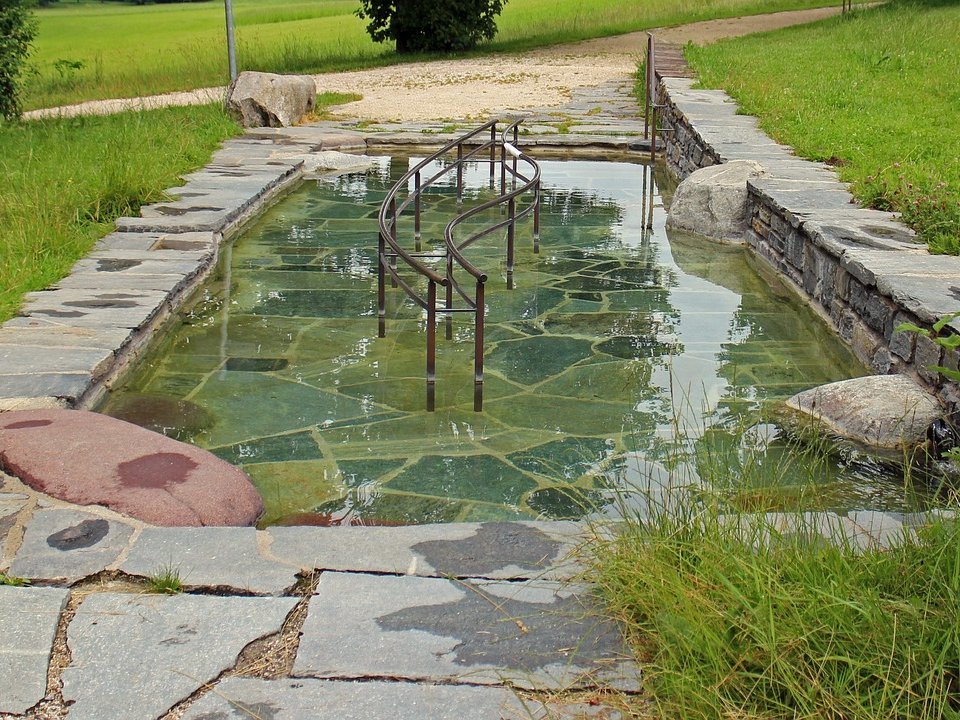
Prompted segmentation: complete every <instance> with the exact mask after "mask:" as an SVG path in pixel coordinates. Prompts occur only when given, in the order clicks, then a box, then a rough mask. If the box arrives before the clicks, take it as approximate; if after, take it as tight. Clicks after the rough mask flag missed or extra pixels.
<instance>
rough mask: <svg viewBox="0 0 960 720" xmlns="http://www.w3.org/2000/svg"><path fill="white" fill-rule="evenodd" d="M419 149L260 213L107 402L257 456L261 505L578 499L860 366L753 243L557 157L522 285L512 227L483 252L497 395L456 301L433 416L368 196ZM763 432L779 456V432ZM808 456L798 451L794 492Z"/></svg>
mask: <svg viewBox="0 0 960 720" xmlns="http://www.w3.org/2000/svg"><path fill="white" fill-rule="evenodd" d="M410 162H411V160H410V159H409V158H404V157H393V158H379V159H377V160H376V165H375V167H374V169H373V170H371V171H369V172H368V173H366V174H359V175H346V176H341V177H339V178H334V179H328V180H321V181H318V182H311V183H306V184H305V185H304V186H303V187H302V188H301V189H299V190H298V191H296V192H294V193H293V194H291V195H290V196H289V197H287V198H286V199H284V200H283V201H282V202H281V203H280V204H278V205H277V206H275V207H274V208H272V209H271V210H269V211H268V212H267V213H265V214H264V215H263V217H262V218H261V219H260V220H259V221H257V222H256V224H255V225H253V226H252V227H251V228H250V229H249V230H247V231H246V232H245V233H244V234H243V236H242V237H240V238H239V239H238V240H236V241H235V242H234V243H233V244H232V246H229V247H228V248H226V249H225V252H224V258H223V265H222V269H221V274H220V277H219V279H218V280H217V281H215V282H214V283H212V284H211V285H210V286H209V287H208V288H207V289H206V290H205V292H204V293H203V295H202V297H201V298H200V300H199V301H198V302H197V303H196V304H195V306H194V307H193V308H192V310H191V311H190V312H189V313H188V314H187V315H186V316H185V318H184V321H183V323H182V325H181V326H180V327H179V328H178V329H177V330H176V331H175V332H173V333H171V335H170V337H169V338H168V339H167V341H166V342H165V343H164V346H163V347H162V348H161V349H160V350H159V351H158V352H157V353H155V354H154V355H153V357H152V358H151V359H148V361H147V362H145V363H144V365H143V366H142V368H141V369H140V370H139V372H138V373H137V375H136V376H135V377H134V378H133V379H132V380H131V381H130V382H129V383H128V384H127V386H126V387H125V388H123V389H121V390H120V391H118V392H116V393H114V394H113V396H112V397H111V398H110V399H109V400H108V402H107V404H106V405H105V407H104V408H103V411H104V412H107V413H109V414H112V415H115V416H118V417H122V418H125V419H129V420H132V421H135V422H138V423H139V424H142V425H146V426H148V427H154V428H157V429H160V430H162V431H163V432H166V433H167V434H169V435H172V436H174V437H178V438H180V439H184V440H188V441H190V442H193V443H196V444H198V445H201V446H203V447H206V448H209V449H211V450H212V451H213V452H214V453H216V454H217V455H219V456H220V457H222V458H224V459H226V460H228V461H230V462H232V463H236V464H238V465H241V466H243V468H244V469H245V470H246V471H247V472H248V473H249V474H250V476H251V477H252V478H253V480H254V482H255V483H256V485H257V487H258V488H259V490H260V492H261V494H262V495H263V497H264V500H265V503H266V506H267V513H266V516H265V518H264V521H263V522H264V524H273V523H288V524H348V523H354V524H358V523H369V524H404V523H414V522H453V521H487V520H501V519H515V518H542V519H547V518H579V517H584V516H592V515H596V514H608V513H610V512H611V508H612V507H613V506H615V505H617V504H618V498H621V499H622V496H621V495H620V493H621V492H622V491H623V490H624V489H629V487H630V485H631V484H633V483H634V482H636V481H637V480H638V478H642V477H649V475H650V471H649V468H651V467H655V468H657V471H656V472H663V468H665V467H672V466H673V465H671V463H673V464H675V462H676V458H677V457H678V454H677V448H678V447H681V446H684V447H686V448H687V450H688V451H690V452H689V453H688V455H690V456H692V457H693V456H696V455H697V452H696V448H697V447H700V448H701V450H702V447H703V443H704V442H705V439H707V438H714V439H716V438H717V437H718V436H720V435H722V436H723V440H722V442H720V443H719V445H721V446H723V445H725V444H726V445H730V444H733V445H735V446H736V447H737V448H739V447H740V446H742V445H743V443H744V442H747V439H748V438H750V437H752V436H751V435H750V433H747V434H737V433H729V432H727V430H726V428H731V427H740V426H742V425H744V424H745V425H753V424H754V423H758V422H761V423H762V422H765V421H764V408H765V407H766V406H767V404H768V402H769V401H771V400H776V399H783V398H786V397H789V396H790V395H792V394H793V393H795V392H797V391H799V390H802V389H806V388H809V387H813V386H815V385H819V384H822V383H826V382H830V381H833V380H839V379H844V378H848V377H852V376H855V375H859V374H863V372H864V370H863V368H862V367H860V366H859V365H858V364H857V362H856V361H855V360H854V359H853V358H852V356H851V355H850V353H849V352H848V350H847V349H846V348H845V347H844V346H843V345H842V344H841V343H840V342H839V341H838V340H837V339H836V338H835V337H834V336H833V335H832V334H831V333H830V332H829V331H828V330H827V329H826V328H825V327H824V326H823V324H822V323H821V322H820V321H819V320H818V319H817V318H815V317H814V316H813V314H812V313H811V312H810V311H809V310H808V309H806V308H805V307H804V306H803V305H801V304H800V303H798V302H797V301H795V300H794V299H793V297H792V296H791V295H790V294H789V293H788V292H787V291H786V290H785V289H784V288H782V287H781V286H780V285H779V284H778V282H777V281H776V280H774V279H769V278H766V279H765V278H764V277H763V276H761V275H760V274H758V272H757V271H756V270H755V269H754V268H753V267H752V266H751V262H750V260H749V257H748V255H747V253H746V252H745V251H742V250H740V249H735V248H728V247H723V246H718V245H716V244H713V243H708V242H704V241H700V240H697V239H694V238H691V237H688V236H683V235H679V234H668V233H667V232H666V231H665V230H664V228H663V221H664V213H663V206H662V203H661V201H660V199H659V194H658V193H655V194H654V195H652V196H651V195H650V194H649V193H650V190H651V189H654V190H656V186H657V185H659V183H660V181H661V180H662V178H660V177H659V176H658V174H657V173H655V172H654V171H653V170H652V169H651V168H650V167H648V166H646V165H641V164H632V163H626V162H599V161H596V162H594V161H582V160H576V161H574V160H570V161H542V162H541V165H542V170H543V188H544V190H543V216H542V244H541V252H540V254H539V255H537V254H534V253H533V250H532V241H531V240H530V228H529V227H527V226H521V227H520V229H519V230H518V244H517V247H518V252H517V264H516V271H515V275H514V282H515V287H514V289H512V290H508V289H506V283H505V268H504V267H503V253H502V252H501V250H500V248H499V247H498V242H499V241H496V240H495V241H491V242H488V243H486V245H483V246H478V247H477V248H475V249H472V250H471V252H472V253H473V254H472V258H473V259H474V260H475V261H476V263H477V264H478V265H481V267H482V268H483V269H485V270H487V271H488V272H489V273H490V276H491V279H490V281H489V283H488V285H487V315H486V317H487V328H486V351H485V362H486V382H485V389H484V393H485V397H484V409H483V411H482V412H480V413H475V412H473V409H472V408H473V375H472V370H473V355H472V353H473V340H472V337H473V328H472V322H471V321H468V320H467V319H466V318H464V319H462V320H458V321H456V322H455V323H454V339H453V340H452V341H449V340H444V339H443V333H442V330H441V331H440V332H439V333H438V352H437V354H438V360H437V400H436V402H437V410H436V412H432V413H428V412H426V410H425V404H424V402H425V382H424V363H425V360H424V347H425V340H424V336H425V317H424V313H422V312H421V311H420V310H419V309H418V308H416V307H414V306H413V305H412V304H410V303H409V302H404V301H403V297H404V296H403V295H402V293H401V292H400V291H398V290H395V291H392V292H389V295H388V320H387V336H386V338H378V337H377V318H376V238H377V235H376V233H377V230H376V214H377V210H378V207H379V204H380V201H381V200H382V199H383V197H384V195H385V194H386V191H387V190H388V189H389V187H390V186H391V184H392V182H393V180H394V179H396V178H399V177H400V176H401V175H402V174H403V173H404V172H405V171H406V170H407V168H408V167H409V163H410ZM467 181H468V183H470V188H471V190H470V191H469V193H468V198H467V202H470V201H471V198H473V199H476V198H482V197H484V195H485V193H486V192H488V189H487V174H486V170H485V168H475V169H473V170H472V171H471V172H469V173H468V174H467ZM455 203H456V201H455V198H454V197H453V188H452V187H450V186H441V187H438V188H437V189H436V191H435V192H434V193H433V194H432V195H431V198H430V201H429V203H428V206H427V210H426V211H425V212H426V215H425V218H426V219H427V221H429V219H430V218H434V219H435V223H434V224H432V225H431V224H429V223H428V224H425V227H424V238H425V239H426V240H427V241H429V240H430V239H432V238H437V237H439V233H440V231H441V229H442V226H443V224H444V223H445V222H446V220H448V219H449V218H450V217H451V216H452V213H453V212H455V207H456V204H455ZM651 203H652V207H651ZM650 220H652V227H647V225H648V221H650ZM441 322H442V321H441ZM678 425H679V426H683V427H684V428H685V431H684V432H683V433H682V435H683V438H681V439H678V437H677V435H678V433H677V427H678ZM709 426H713V427H714V428H715V429H714V430H713V431H707V432H705V431H704V428H705V427H709ZM757 427H758V428H760V430H757V429H756V428H755V429H754V430H753V431H751V432H753V435H754V436H762V438H761V439H759V440H756V443H759V444H760V445H761V446H762V447H760V453H761V455H762V456H763V458H765V459H766V460H764V461H769V462H773V461H774V460H772V459H771V458H775V457H776V456H777V455H778V453H781V452H782V447H783V446H782V443H781V442H780V440H779V439H778V437H779V432H778V430H777V428H776V427H775V426H771V425H769V424H761V425H758V426H757ZM718 433H719V435H718ZM737 452H740V451H739V450H737ZM741 454H742V453H741ZM695 464H696V462H694V465H695ZM801 465H802V463H801ZM805 474H809V473H806V471H805V470H804V469H803V467H801V466H800V465H797V464H796V463H794V464H793V466H792V467H791V468H790V469H789V470H788V472H786V473H785V474H784V478H783V479H781V481H780V482H781V484H783V485H784V488H783V495H784V497H789V496H790V486H792V485H794V484H803V483H804V482H806V481H807V480H808V478H806V477H805ZM815 481H816V482H817V483H819V485H820V487H821V488H822V490H823V494H824V497H826V498H827V504H829V505H831V506H833V507H835V508H854V507H871V508H877V509H884V508H893V507H900V506H902V505H903V504H905V503H907V499H906V498H905V497H904V490H903V487H902V481H900V482H898V481H897V480H896V479H895V478H894V477H890V476H886V475H883V474H882V473H877V472H875V471H874V470H870V469H867V470H865V469H864V467H863V466H861V465H859V464H858V463H850V462H846V461H845V460H844V459H843V458H838V460H837V462H834V463H831V464H830V467H829V469H828V470H826V471H818V474H817V477H816V478H815ZM778 492H779V491H778Z"/></svg>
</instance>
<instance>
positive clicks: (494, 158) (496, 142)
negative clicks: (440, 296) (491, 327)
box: [377, 120, 540, 411]
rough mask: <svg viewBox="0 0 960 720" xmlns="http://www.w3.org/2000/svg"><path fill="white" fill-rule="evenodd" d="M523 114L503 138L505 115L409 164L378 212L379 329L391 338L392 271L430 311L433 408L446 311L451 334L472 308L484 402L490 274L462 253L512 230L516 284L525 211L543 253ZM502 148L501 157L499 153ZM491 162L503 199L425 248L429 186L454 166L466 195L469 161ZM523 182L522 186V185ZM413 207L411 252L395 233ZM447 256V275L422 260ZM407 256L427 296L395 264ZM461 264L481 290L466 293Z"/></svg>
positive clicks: (536, 182)
mask: <svg viewBox="0 0 960 720" xmlns="http://www.w3.org/2000/svg"><path fill="white" fill-rule="evenodd" d="M520 122H521V120H515V121H513V122H511V123H510V124H509V125H508V126H507V128H506V129H505V130H503V131H502V133H501V134H500V137H499V139H498V137H497V126H498V125H499V124H500V121H499V120H491V121H489V122H487V123H485V124H484V125H481V126H480V127H478V128H476V129H475V130H472V131H470V132H468V133H466V134H464V135H462V136H460V137H458V138H457V139H456V140H452V141H450V142H449V143H447V144H446V145H444V146H443V147H442V148H440V149H439V150H437V151H436V152H435V153H433V154H432V155H430V156H429V157H428V158H426V159H424V160H422V161H420V162H419V163H417V164H416V165H415V166H414V167H412V168H410V169H409V170H408V171H407V172H406V173H404V175H403V176H402V177H401V178H400V179H399V180H398V181H397V182H396V183H395V184H394V186H393V187H392V188H390V190H389V192H388V193H387V195H386V197H385V198H384V201H383V203H382V204H381V206H380V211H379V213H378V216H377V217H378V224H379V239H378V263H377V299H378V312H377V317H378V325H379V328H378V334H379V336H380V337H385V336H386V276H387V275H389V276H390V279H391V285H392V286H393V287H399V288H401V289H402V290H403V291H404V292H405V293H406V295H407V296H408V297H409V298H410V299H411V300H413V301H414V303H415V304H417V305H418V306H419V307H421V308H423V309H424V310H426V312H427V410H433V409H434V406H435V380H436V377H435V376H436V313H437V312H441V313H445V314H446V317H447V332H446V336H447V339H451V338H452V337H453V325H452V322H453V314H455V313H463V312H472V313H473V314H474V325H475V352H474V409H475V410H477V411H479V410H481V409H482V408H483V322H484V284H485V283H486V281H487V274H486V273H484V272H483V271H481V270H480V269H478V268H477V267H476V266H474V265H473V264H472V263H471V262H470V261H469V260H467V259H466V258H465V257H464V256H463V253H462V251H463V250H464V249H465V248H467V247H468V246H469V245H471V244H472V243H474V242H476V241H477V240H479V239H480V238H482V237H486V236H487V235H490V234H492V233H494V232H496V231H497V230H501V229H503V228H505V227H506V228H507V287H508V288H512V287H513V257H514V235H515V226H516V222H517V220H520V219H522V218H525V217H527V216H528V215H530V214H531V213H532V214H533V216H534V251H535V252H539V241H540V167H539V165H537V163H536V161H535V160H533V159H532V158H530V157H529V156H527V155H526V154H524V153H523V152H521V151H520V150H519V149H518V148H517V140H518V136H519V131H518V127H519V125H520ZM487 131H489V132H490V136H489V139H486V138H485V139H484V140H483V141H482V142H480V143H476V144H473V145H472V146H471V147H469V148H468V149H466V150H465V148H466V146H467V143H469V142H470V141H472V140H474V139H475V138H478V137H479V136H481V135H483V134H484V133H485V132H487ZM511 132H512V133H513V143H512V144H511V143H510V142H508V140H507V137H508V134H509V133H511ZM498 149H499V151H500V152H499V157H498V152H497V151H498ZM454 150H456V153H457V159H456V161H455V162H454V163H452V164H450V165H448V166H446V167H444V168H441V169H440V171H438V172H436V173H435V174H433V175H432V176H431V177H429V178H427V179H426V181H424V180H423V177H422V173H423V170H424V168H426V167H427V166H428V165H430V164H431V163H433V162H435V161H437V160H439V159H440V158H441V157H443V156H444V155H446V154H447V153H450V152H452V151H454ZM488 150H489V159H487V158H486V157H483V158H482V159H480V160H477V157H478V156H481V155H485V153H486V151H488ZM508 154H509V155H510V158H511V163H510V165H509V166H508V162H507V155H508ZM478 161H479V162H488V163H489V165H490V185H491V188H493V187H495V179H496V165H497V164H498V162H499V164H500V166H501V183H500V194H499V195H498V197H496V198H494V199H492V200H488V201H486V202H484V203H481V204H480V205H478V206H475V207H472V208H470V209H469V210H467V211H466V212H463V213H460V214H459V215H457V217H455V218H453V219H452V220H451V221H450V222H449V223H448V224H447V226H446V228H445V229H444V249H443V254H442V255H437V254H433V253H422V252H421V249H422V248H421V237H420V214H421V204H422V203H421V197H422V195H423V192H424V190H426V189H427V188H429V187H430V186H431V185H433V184H434V183H435V182H437V181H438V180H439V179H440V178H443V177H445V176H447V175H448V174H450V173H451V172H453V171H454V170H455V171H456V174H457V201H458V203H459V202H462V200H463V169H464V166H465V164H466V163H467V162H478ZM520 161H522V162H524V163H525V164H526V165H528V166H529V168H530V170H528V171H527V172H529V173H530V177H527V176H525V175H523V174H521V173H520V172H519V170H518V163H519V162H520ZM508 172H509V173H510V175H511V177H512V179H513V181H512V183H511V186H512V187H511V190H510V192H507V190H506V176H507V173H508ZM411 180H413V182H414V189H413V191H412V192H410V193H408V195H407V197H406V198H404V199H402V200H400V201H399V202H398V198H397V196H398V194H399V193H400V190H401V189H402V188H407V187H409V185H410V181H411ZM518 181H519V184H518ZM531 190H532V191H533V200H532V201H531V202H530V204H529V205H528V206H527V207H526V208H524V209H523V210H521V211H520V212H519V213H518V212H517V211H516V201H517V198H519V197H521V196H523V195H524V194H526V193H529V192H530V191H531ZM504 204H507V205H508V210H507V214H508V217H507V218H506V219H505V220H503V221H501V222H498V223H494V224H493V225H491V226H488V227H486V228H484V229H483V230H481V231H478V232H476V233H474V234H473V235H471V236H470V237H468V238H467V239H466V240H464V241H462V242H460V243H457V242H456V241H455V240H454V238H453V233H454V230H455V228H456V227H457V226H458V225H460V224H461V223H463V222H464V221H465V220H467V219H469V218H471V217H474V216H475V215H477V214H478V213H480V212H483V211H485V210H490V209H491V208H494V207H497V206H502V205H504ZM411 205H412V206H413V207H414V240H415V250H414V252H412V253H411V252H409V251H407V250H405V249H404V248H403V247H402V246H401V245H400V242H399V240H398V237H397V222H398V219H399V217H400V216H401V215H402V214H403V212H404V211H405V210H407V209H408V208H410V206H411ZM428 257H429V258H444V259H445V260H446V274H445V275H441V274H440V273H438V272H437V271H436V270H434V269H433V268H431V267H429V266H428V265H426V264H425V263H423V262H421V260H420V258H428ZM398 260H402V261H403V262H404V264H405V265H406V266H407V267H409V268H410V269H412V270H413V271H414V272H415V273H416V274H417V276H419V277H422V278H424V279H426V281H427V293H426V297H424V296H423V295H422V294H421V292H420V291H418V290H417V289H416V288H414V287H413V285H412V284H411V283H409V282H407V281H405V280H404V279H403V278H402V277H401V276H400V274H399V272H398V270H397V261H398ZM456 266H459V267H460V268H462V269H463V270H464V271H465V272H466V273H467V274H469V275H470V276H471V277H472V278H473V279H474V280H475V281H476V289H475V294H474V295H473V297H471V296H470V295H468V294H467V293H466V292H465V291H464V290H463V288H462V287H461V286H460V284H459V283H458V282H457V281H456V279H455V277H454V270H455V267H456ZM438 285H439V286H441V287H444V288H446V297H445V302H444V304H443V306H441V307H439V308H438V307H437V286H438ZM454 292H456V293H457V295H459V296H460V297H461V298H463V300H464V301H465V303H466V307H459V308H458V307H454V303H453V294H454Z"/></svg>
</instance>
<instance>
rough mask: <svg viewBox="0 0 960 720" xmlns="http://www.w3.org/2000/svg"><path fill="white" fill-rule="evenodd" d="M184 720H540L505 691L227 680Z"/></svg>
mask: <svg viewBox="0 0 960 720" xmlns="http://www.w3.org/2000/svg"><path fill="white" fill-rule="evenodd" d="M183 717H184V720H230V719H231V718H254V717H258V718H270V720H371V719H372V718H390V720H425V719H426V718H430V720H501V719H502V720H537V719H539V718H543V717H546V715H544V713H543V708H542V706H541V705H540V703H538V702H536V701H526V702H521V701H520V700H519V699H518V698H517V695H516V693H514V692H512V691H510V690H507V689H504V688H481V687H470V686H466V685H459V686H451V685H425V684H424V685H421V684H415V683H403V682H380V681H369V682H367V681H364V682H357V681H353V682H350V681H329V680H307V679H299V678H298V679H296V680H259V679H255V678H228V679H227V680H224V681H223V682H221V683H219V684H218V685H217V686H216V691H215V692H211V693H208V694H207V695H206V696H204V697H203V699H201V700H199V701H198V702H197V703H196V704H195V705H193V707H191V708H190V710H188V711H187V713H186V714H185V715H184V716H183Z"/></svg>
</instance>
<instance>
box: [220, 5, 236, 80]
mask: <svg viewBox="0 0 960 720" xmlns="http://www.w3.org/2000/svg"><path fill="white" fill-rule="evenodd" d="M223 9H224V12H225V13H226V15H227V62H228V63H229V65H230V82H233V81H234V80H236V79H237V49H236V46H235V45H234V42H233V3H232V1H231V0H223Z"/></svg>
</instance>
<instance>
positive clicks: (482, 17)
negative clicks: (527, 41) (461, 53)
mask: <svg viewBox="0 0 960 720" xmlns="http://www.w3.org/2000/svg"><path fill="white" fill-rule="evenodd" d="M505 2H506V0H360V8H359V9H358V10H357V15H358V16H360V17H361V18H364V19H365V20H369V21H370V22H369V23H368V24H367V32H368V33H370V37H371V38H373V40H374V41H375V42H386V41H388V40H394V41H395V42H396V43H397V52H398V53H416V52H437V51H439V52H453V51H457V50H468V49H470V48H472V47H474V46H475V45H476V44H477V43H478V42H480V41H481V40H490V39H492V38H493V36H494V35H496V33H497V23H496V20H495V18H496V16H497V15H499V14H500V12H501V11H502V10H503V5H504V3H505Z"/></svg>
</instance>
